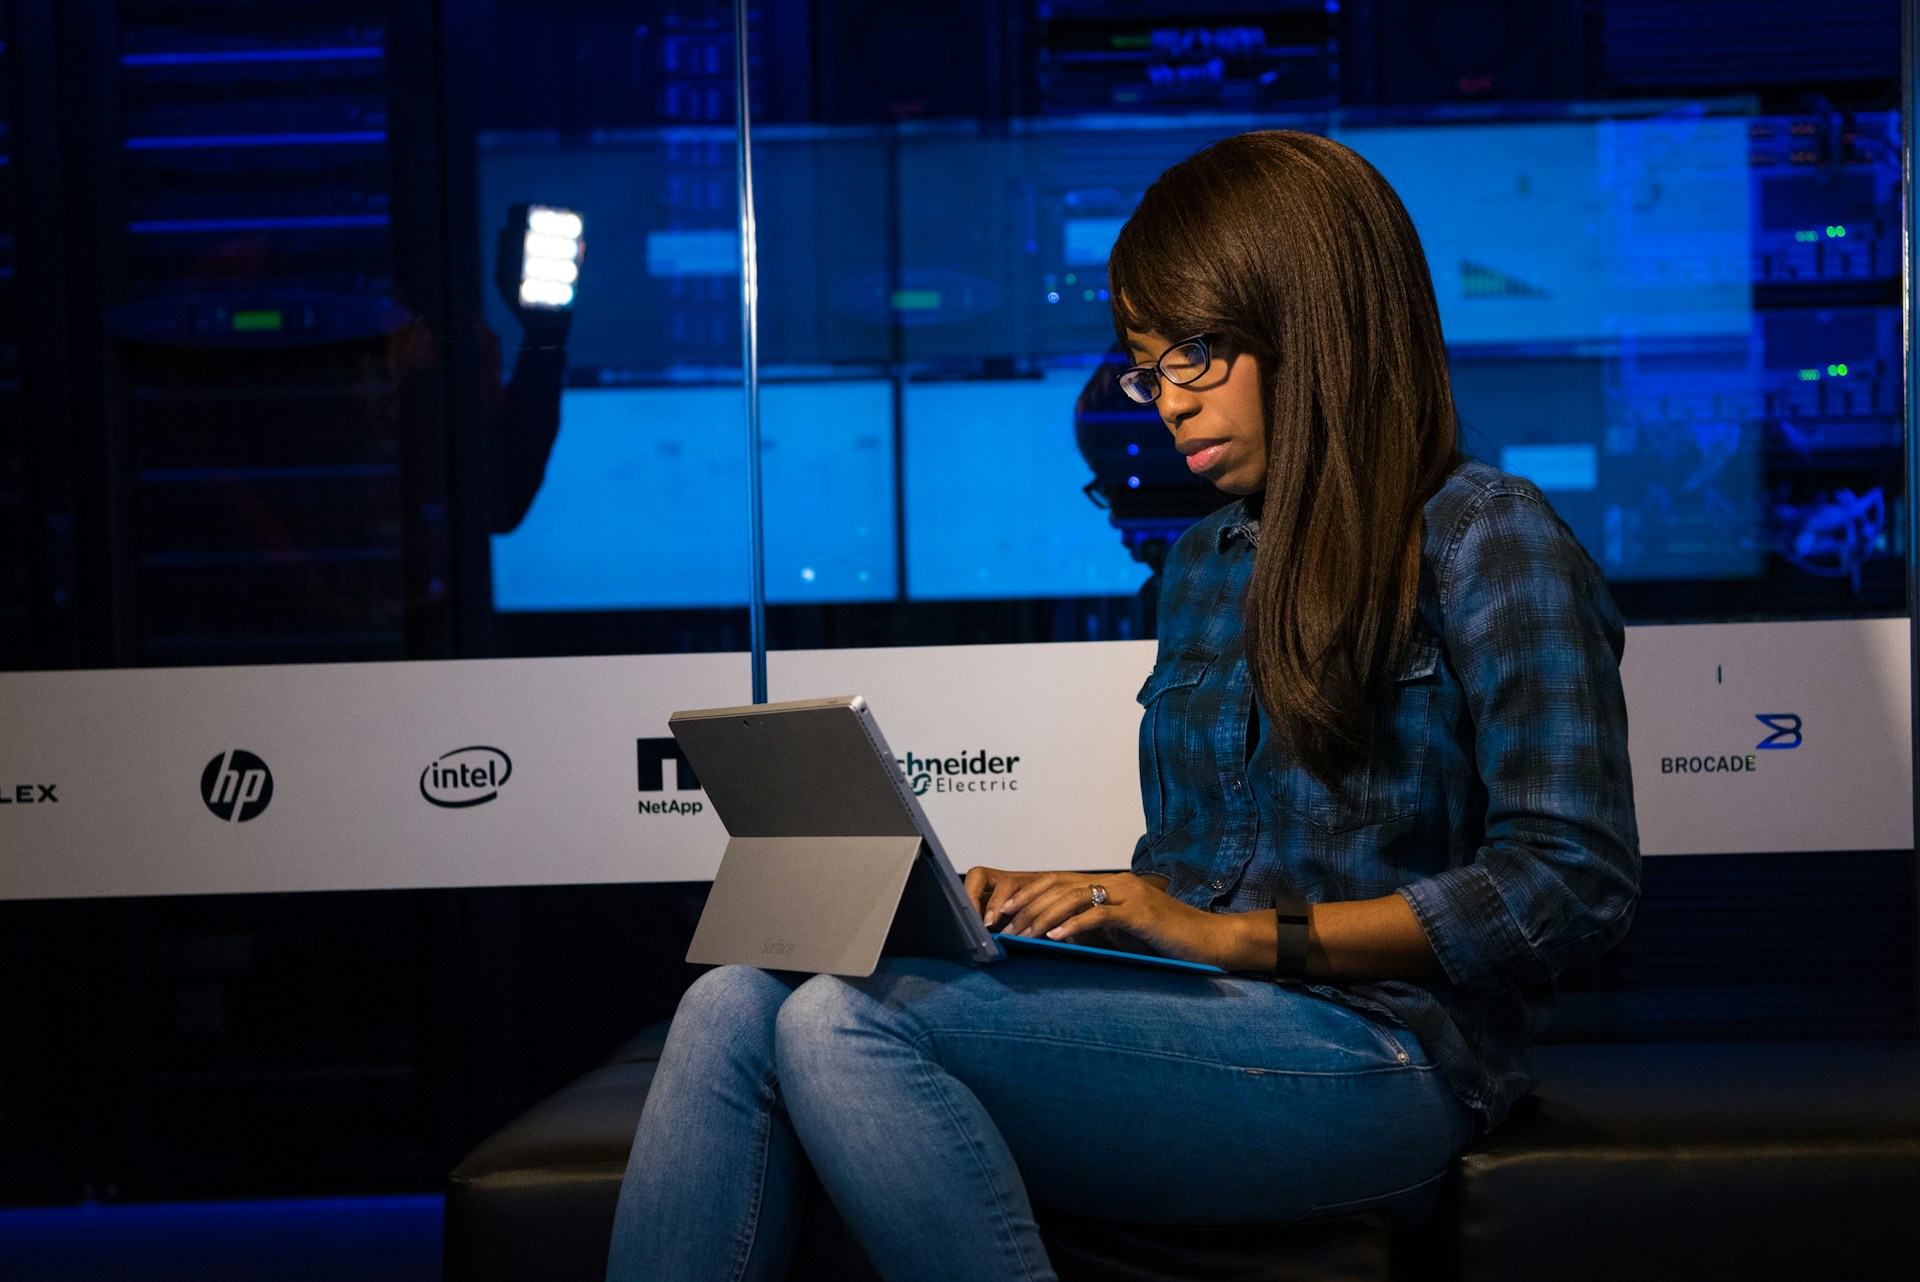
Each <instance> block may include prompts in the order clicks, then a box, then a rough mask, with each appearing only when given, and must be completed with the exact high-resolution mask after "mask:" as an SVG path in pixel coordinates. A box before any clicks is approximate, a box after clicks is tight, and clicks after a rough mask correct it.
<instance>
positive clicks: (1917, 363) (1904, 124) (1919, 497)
mask: <svg viewBox="0 0 1920 1282" xmlns="http://www.w3.org/2000/svg"><path fill="white" fill-rule="evenodd" d="M1917 75H1920V0H1904V3H1902V4H1901V6H1900V212H1901V219H1900V221H1901V233H1902V234H1901V237H1900V340H1901V355H1902V357H1903V363H1902V372H1903V374H1904V377H1905V383H1906V386H1905V388H1904V389H1903V390H1904V392H1905V397H1904V401H1905V405H1904V409H1905V414H1906V446H1907V503H1906V508H1907V645H1908V655H1907V674H1908V675H1907V679H1908V682H1909V684H1910V689H1909V697H1908V713H1909V715H1910V716H1911V717H1912V718H1913V745H1914V758H1913V760H1914V763H1915V765H1916V767H1920V630H1916V627H1915V624H1916V622H1917V621H1920V413H1916V409H1915V407H1916V405H1917V404H1920V352H1917V351H1916V350H1915V343H1914V340H1915V337H1916V335H1915V333H1914V316H1913V308H1914V300H1915V298H1916V296H1917V293H1920V292H1917V291H1916V289H1915V284H1916V282H1915V280H1914V272H1915V267H1916V264H1915V261H1914V246H1915V245H1916V244H1917V243H1920V201H1916V200H1915V199H1914V188H1913V181H1914V164H1913V156H1914V142H1915V138H1916V136H1920V131H1916V129H1915V127H1914V119H1913V115H1914V108H1915V107H1916V106H1920V101H1916V100H1917V99H1920V94H1916V93H1915V86H1914V77H1915V76H1917ZM1913 798H1914V817H1915V819H1916V821H1920V769H1916V771H1915V774H1914V788H1913ZM1910 868H1911V872H1910V873H1909V875H1910V876H1912V877H1913V879H1914V905H1913V909H1914V912H1913V920H1914V928H1915V930H1914V934H1915V947H1914V954H1915V955H1914V958H1913V964H1914V967H1915V971H1914V974H1915V977H1916V983H1915V989H1916V996H1920V840H1916V841H1915V856H1914V863H1913V864H1912V865H1910ZM1914 1017H1915V1021H1916V1024H1915V1027H1916V1030H1917V1031H1920V1008H1916V1010H1915V1011H1914Z"/></svg>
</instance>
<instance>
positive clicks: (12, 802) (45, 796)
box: [0, 783, 60, 806]
mask: <svg viewBox="0 0 1920 1282" xmlns="http://www.w3.org/2000/svg"><path fill="white" fill-rule="evenodd" d="M57 787H59V785H58V784H52V783H17V784H15V785H13V787H11V788H0V806H39V805H45V804H47V803H48V802H52V803H54V804H55V805H58V804H59V801H60V798H59V797H57V796H55V795H54V791H53V790H54V789H55V788H57Z"/></svg>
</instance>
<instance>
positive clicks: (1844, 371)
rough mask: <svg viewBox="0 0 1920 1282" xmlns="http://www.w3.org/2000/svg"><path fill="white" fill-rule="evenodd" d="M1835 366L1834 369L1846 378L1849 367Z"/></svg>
mask: <svg viewBox="0 0 1920 1282" xmlns="http://www.w3.org/2000/svg"><path fill="white" fill-rule="evenodd" d="M1833 368H1834V371H1835V372H1836V373H1837V374H1839V375H1840V377H1841V378H1845V377H1846V376H1847V367H1846V366H1845V365H1835V366H1834V367H1833Z"/></svg>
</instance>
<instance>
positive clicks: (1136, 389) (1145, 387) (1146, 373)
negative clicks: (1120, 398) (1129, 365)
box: [1120, 369, 1160, 405]
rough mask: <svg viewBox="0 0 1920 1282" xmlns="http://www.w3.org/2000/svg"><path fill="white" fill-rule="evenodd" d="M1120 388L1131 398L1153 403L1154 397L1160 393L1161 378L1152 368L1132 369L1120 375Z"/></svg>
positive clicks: (1143, 403) (1140, 401)
mask: <svg viewBox="0 0 1920 1282" xmlns="http://www.w3.org/2000/svg"><path fill="white" fill-rule="evenodd" d="M1120 390H1121V391H1123V392H1125V393H1126V394H1127V397H1128V399H1130V400H1134V401H1138V402H1139V403H1140V404H1142V405H1151V404H1153V398H1154V397H1156V396H1158V395H1160V380H1159V379H1158V378H1157V377H1155V375H1154V372H1153V371H1152V370H1150V369H1130V370H1127V371H1126V372H1125V373H1123V374H1121V375H1120Z"/></svg>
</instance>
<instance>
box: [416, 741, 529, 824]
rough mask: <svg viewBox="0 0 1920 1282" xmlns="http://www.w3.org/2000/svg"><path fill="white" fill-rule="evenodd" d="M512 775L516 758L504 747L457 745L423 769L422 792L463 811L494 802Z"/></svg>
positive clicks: (448, 806)
mask: <svg viewBox="0 0 1920 1282" xmlns="http://www.w3.org/2000/svg"><path fill="white" fill-rule="evenodd" d="M512 777H513V760H512V759H511V758H510V757H508V756H507V754H506V753H504V752H502V751H500V749H498V748H488V747H485V746H481V745H476V746H474V747H471V748H455V749H454V750H453V751H452V752H448V753H443V754H442V755H441V756H440V757H439V758H438V759H437V760H435V761H434V762H432V763H431V764H430V765H428V767H427V768H426V769H425V770H422V771H421V772H420V795H421V796H423V797H425V798H426V799H427V800H428V801H431V802H432V803H433V804H434V805H436V806H442V807H445V808H446V809H448V810H463V809H465V808H466V807H468V806H483V805H485V804H486V803H487V802H489V801H492V800H493V799H494V798H495V797H497V796H499V795H500V788H501V785H503V784H505V783H506V782H507V780H508V779H510V778H512Z"/></svg>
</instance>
